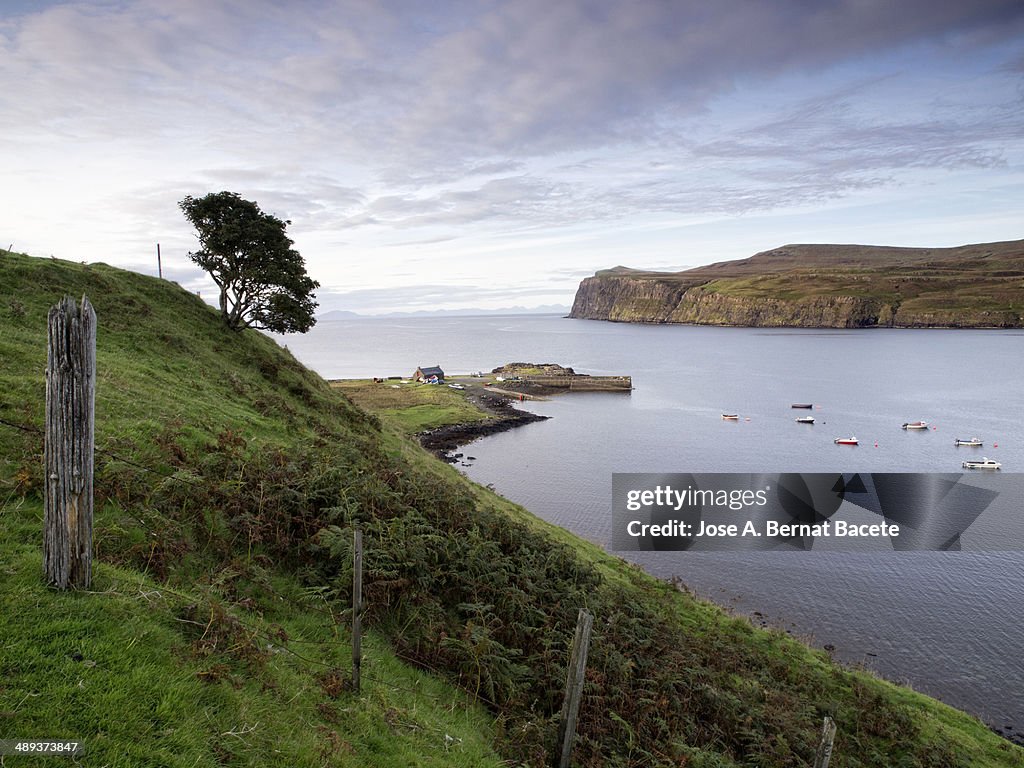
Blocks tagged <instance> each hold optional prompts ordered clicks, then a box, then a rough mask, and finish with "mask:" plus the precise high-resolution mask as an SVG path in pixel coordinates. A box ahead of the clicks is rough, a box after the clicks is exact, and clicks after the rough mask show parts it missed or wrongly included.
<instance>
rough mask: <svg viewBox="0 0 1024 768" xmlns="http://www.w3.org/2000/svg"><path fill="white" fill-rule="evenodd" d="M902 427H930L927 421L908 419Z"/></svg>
mask: <svg viewBox="0 0 1024 768" xmlns="http://www.w3.org/2000/svg"><path fill="white" fill-rule="evenodd" d="M901 429H928V422H927V421H908V422H906V423H905V424H904V425H903V426H902V427H901Z"/></svg>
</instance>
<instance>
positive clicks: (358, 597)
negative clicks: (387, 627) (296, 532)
mask: <svg viewBox="0 0 1024 768" xmlns="http://www.w3.org/2000/svg"><path fill="white" fill-rule="evenodd" d="M362 612H363V532H362V531H360V530H359V529H358V528H357V529H356V532H355V541H354V546H353V548H352V690H354V691H355V692H356V693H359V685H360V679H359V678H360V671H361V667H362V664H363V652H362V651H363V649H362V645H363V638H362V632H363V626H362V624H363V617H362Z"/></svg>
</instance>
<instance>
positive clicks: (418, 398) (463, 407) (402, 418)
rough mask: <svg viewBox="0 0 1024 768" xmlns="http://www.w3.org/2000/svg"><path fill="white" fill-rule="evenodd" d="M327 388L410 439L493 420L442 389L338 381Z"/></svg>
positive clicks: (461, 394) (456, 394) (459, 395)
mask: <svg viewBox="0 0 1024 768" xmlns="http://www.w3.org/2000/svg"><path fill="white" fill-rule="evenodd" d="M330 384H331V387H333V388H334V389H337V390H338V391H340V392H342V393H344V394H345V396H346V397H348V398H349V399H350V400H351V401H352V402H353V403H355V404H356V405H358V406H359V407H360V408H363V409H364V410H367V411H369V412H370V413H373V414H376V415H378V416H380V417H381V418H383V419H386V420H387V421H388V422H389V423H391V424H394V425H395V426H397V427H398V428H399V429H400V430H401V431H402V432H404V433H406V434H409V435H415V434H417V433H418V432H423V431H424V430H427V429H434V428H436V427H443V426H447V425H449V424H470V423H474V422H478V421H487V420H489V419H491V418H493V417H492V416H491V415H490V414H488V413H486V412H485V411H482V410H481V409H479V408H477V407H476V406H475V405H473V404H472V403H471V402H469V401H468V400H467V399H466V395H465V393H464V392H461V391H458V390H453V389H449V388H448V387H445V386H437V385H435V384H417V383H415V382H395V381H384V382H379V381H378V382H375V381H373V380H371V379H339V380H336V381H332V382H330Z"/></svg>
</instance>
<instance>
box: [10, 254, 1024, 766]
mask: <svg viewBox="0 0 1024 768" xmlns="http://www.w3.org/2000/svg"><path fill="white" fill-rule="evenodd" d="M63 293H71V294H72V295H75V296H79V295H81V294H82V293H87V294H88V295H89V297H90V300H91V301H92V302H93V303H94V305H95V306H96V308H97V313H98V317H99V329H100V330H99V335H98V342H97V344H98V348H97V359H98V364H99V366H100V367H99V373H98V378H99V388H98V391H97V425H96V434H97V443H98V446H99V449H100V451H99V452H98V454H97V476H96V489H97V515H96V525H95V549H96V556H97V565H96V579H95V582H94V584H93V586H92V589H91V590H90V591H89V592H87V593H70V594H68V593H64V594H62V593H57V592H53V591H51V590H49V589H47V588H45V587H44V586H42V584H41V578H40V553H39V548H40V545H39V539H40V534H39V531H40V529H41V519H40V518H41V502H40V492H41V487H42V478H41V475H40V470H39V459H40V454H41V442H40V436H39V434H38V432H37V431H36V430H37V428H38V427H39V426H40V425H41V423H42V412H43V403H42V397H43V378H42V371H43V367H44V365H45V352H44V347H45V316H46V311H47V308H48V307H49V306H50V305H51V304H53V303H54V302H56V301H57V300H58V299H59V298H60V296H61V295H62V294H63ZM0 362H2V368H0V419H2V420H4V421H5V422H8V424H0V603H2V605H3V606H4V610H3V611H2V612H0V651H2V652H0V737H13V736H20V737H42V736H46V737H49V736H57V737H63V736H67V737H73V738H80V739H82V740H84V741H85V742H86V744H87V745H89V748H90V750H91V753H90V756H89V757H88V758H87V761H88V762H87V763H85V764H90V765H91V764H96V765H108V764H109V765H230V766H248V765H325V764H326V765H380V766H398V765H489V764H490V765H497V764H499V759H498V757H497V755H499V754H500V755H501V757H502V758H503V759H505V760H508V761H510V764H514V765H529V766H541V765H544V764H546V763H547V762H548V759H549V755H550V751H551V748H552V746H553V741H554V735H555V732H556V730H557V718H558V709H559V706H560V703H561V693H562V690H561V689H562V684H563V680H564V670H565V664H566V657H567V649H568V646H569V643H570V641H571V637H572V632H573V628H574V624H575V619H576V614H577V612H578V610H579V609H580V608H581V607H587V608H589V609H590V610H592V611H593V612H594V613H595V615H596V616H597V622H596V624H595V632H594V638H593V642H592V646H591V652H590V661H589V663H588V674H587V682H586V687H585V696H584V704H583V708H582V710H581V713H580V723H579V740H578V746H577V750H576V753H575V756H576V760H577V761H578V764H580V765H588V766H591V765H593V766H623V767H625V766H636V767H639V766H669V765H682V764H685V765H689V766H701V765H703V766H711V765H717V766H734V765H757V766H762V768H776V767H777V768H783V766H795V765H805V764H807V763H808V762H809V760H810V758H811V756H812V755H813V752H814V747H815V746H816V741H817V734H818V729H819V727H820V723H821V718H822V716H823V715H824V714H826V713H830V714H832V715H833V716H834V717H835V718H836V720H837V722H838V723H839V727H840V738H839V741H838V742H837V744H838V751H837V754H836V757H835V758H834V760H833V766H836V768H844V767H845V768H852V767H853V766H875V765H899V766H922V767H923V766H930V767H933V768H948V767H949V766H961V765H972V766H1022V765H1024V751H1022V750H1020V749H1018V748H1016V747H1013V746H1012V745H1010V744H1009V743H1008V742H1005V741H1004V740H1002V739H1000V738H999V737H997V736H996V735H995V734H993V733H991V732H989V731H987V730H986V729H985V728H984V726H983V725H982V724H981V723H979V722H978V721H977V720H975V719H973V718H971V717H969V716H967V715H965V714H963V713H958V712H956V711H955V710H952V709H950V708H948V707H946V706H944V705H942V704H940V703H938V702H935V701H933V700H931V699H928V698H926V697H924V696H920V695H918V694H916V693H914V692H912V691H909V690H907V689H902V688H897V687H896V686H893V685H890V684H889V683H885V682H883V681H879V680H876V679H875V678H873V677H871V676H869V675H866V674H864V673H860V672H850V671H848V670H844V669H842V668H840V667H838V666H836V665H835V664H833V663H832V662H831V661H830V660H829V659H828V658H827V657H826V656H825V654H824V653H822V652H820V651H816V650H812V649H810V648H808V647H807V646H805V645H802V644H800V643H799V642H797V641H794V640H792V639H791V638H788V637H786V636H784V635H783V634H781V633H779V632H768V631H763V630H759V629H756V628H754V627H753V626H751V624H750V623H749V622H748V621H746V620H745V619H742V618H737V617H733V616H729V615H727V614H725V613H724V612H723V611H722V610H720V609H719V608H717V607H715V606H713V605H710V604H708V603H705V602H702V601H699V600H696V599H694V598H693V597H692V596H691V595H689V594H687V593H685V592H683V591H680V590H678V589H676V588H675V587H673V586H672V585H669V584H665V583H662V582H659V581H657V580H655V579H653V578H651V577H649V576H647V575H645V574H644V573H642V572H641V571H640V570H639V569H638V568H636V567H634V566H631V565H628V564H626V563H625V562H624V561H622V560H620V559H618V558H615V557H613V556H611V555H608V554H607V553H605V552H603V551H602V550H601V549H600V548H599V547H597V546H596V545H594V544H591V543H588V542H585V541H582V540H580V539H579V538H577V537H574V536H572V535H571V534H569V533H568V532H566V531H564V530H561V529H558V528H555V527H553V526H550V525H548V524H546V523H544V522H542V521H540V520H538V519H537V518H535V517H534V516H533V515H531V514H530V513H529V512H527V511H526V510H524V509H522V508H520V507H517V506H515V505H513V504H511V503H510V502H508V501H506V500H504V499H502V498H500V497H498V496H495V495H494V494H492V493H490V492H489V491H487V490H486V489H484V488H481V487H479V486H476V485H474V484H472V483H470V482H469V481H467V480H466V479H465V478H463V477H462V476H461V475H459V474H458V473H457V472H456V471H455V470H454V469H453V468H451V467H449V466H447V465H445V464H443V463H442V462H439V461H437V460H436V459H434V458H432V457H431V456H429V455H428V454H427V453H426V452H425V451H423V450H422V449H421V448H420V447H419V446H418V445H417V444H415V443H414V442H413V441H411V440H409V439H408V437H407V432H409V431H415V429H416V427H415V421H416V419H413V418H408V419H407V420H406V421H405V422H403V421H402V420H401V418H395V420H394V421H392V420H391V419H392V416H391V415H389V412H390V411H391V410H398V411H412V412H413V413H415V411H416V409H417V408H419V407H421V406H425V407H427V408H429V409H431V411H432V418H437V417H440V418H456V415H455V414H454V413H449V414H445V409H446V408H448V407H449V405H451V403H458V402H459V400H461V393H456V392H454V391H445V389H442V388H422V387H421V388H410V390H409V391H410V392H415V393H417V394H415V395H413V396H414V397H420V396H421V395H420V394H419V392H421V391H422V393H423V395H422V396H423V397H425V398H427V397H435V396H436V397H444V398H447V399H448V400H450V401H451V403H448V402H445V401H443V400H437V401H425V402H416V401H411V402H412V404H411V405H409V402H406V403H405V404H404V405H403V406H402V407H398V406H397V405H396V404H395V403H394V402H390V401H388V400H387V398H393V397H396V396H403V397H404V395H405V393H404V392H402V391H400V390H392V389H391V388H390V386H388V385H384V386H383V387H382V388H380V389H379V390H373V394H374V396H375V397H376V396H378V395H379V396H380V397H381V398H383V399H380V400H379V401H378V406H379V408H380V412H381V414H382V416H381V417H380V418H378V417H377V416H373V415H370V414H367V413H366V412H365V411H363V410H361V409H360V408H358V407H356V406H355V405H353V404H352V402H351V401H350V400H349V399H348V398H346V397H344V396H343V395H342V394H341V393H339V392H338V391H337V390H334V389H332V388H331V387H330V386H329V385H328V384H327V383H326V382H324V381H322V380H321V379H320V378H319V377H317V376H316V375H314V374H312V373H311V372H309V371H307V370H306V369H305V368H303V367H302V366H301V365H300V364H299V363H298V362H296V361H295V360H294V358H293V357H292V356H291V355H289V354H288V353H287V352H286V351H285V350H282V349H281V348H279V347H278V346H277V345H276V344H275V343H274V342H272V341H271V340H269V339H268V338H266V337H264V336H261V335H260V334H258V333H255V332H249V331H247V332H244V333H241V334H235V333H233V332H231V331H228V330H226V329H224V328H223V327H222V326H221V325H220V324H219V321H218V318H217V315H216V313H215V312H213V311H212V310H211V309H209V308H208V307H206V306H205V305H204V304H203V303H202V302H201V301H199V300H198V299H197V298H196V297H195V296H192V295H190V294H188V293H187V292H185V291H183V290H181V289H180V288H178V287H176V286H174V285H173V284H170V283H166V282H160V281H157V280H154V279H152V278H147V277H142V276H139V275H134V274H131V273H127V272H122V271H120V270H115V269H111V268H109V267H104V266H102V265H93V266H88V267H87V266H84V265H78V264H68V263H66V262H59V261H55V260H48V259H31V258H28V257H25V256H20V255H11V254H6V253H0ZM395 393H398V395H396V394H395ZM353 396H357V397H358V396H359V395H357V394H356V393H354V392H353ZM452 398H456V400H452ZM462 404H465V401H462ZM452 407H455V406H454V405H453V406H452ZM457 420H460V421H461V420H463V416H461V415H459V416H458V418H457ZM10 424H14V425H20V426H21V427H22V428H21V429H18V428H15V427H12V426H9V425H10ZM356 526H358V527H360V528H361V529H362V530H363V532H364V539H365V542H366V544H365V546H366V555H365V568H366V570H365V577H364V590H365V595H366V598H367V613H366V617H365V618H366V625H367V626H368V627H369V629H370V634H369V636H368V638H367V641H366V646H365V647H366V650H367V653H366V655H367V662H366V667H365V669H366V677H365V688H364V692H363V694H362V695H359V696H357V695H354V694H353V693H351V692H349V691H346V690H344V687H343V686H342V684H341V681H342V680H344V679H345V678H346V677H347V674H348V671H349V662H348V660H347V657H348V650H347V648H348V640H349V638H348V630H347V626H348V619H349V617H348V615H347V604H348V599H349V598H348V595H349V590H350V586H351V571H350V563H351V543H350V542H351V531H352V529H353V527H356ZM268 644H270V646H271V647H269V648H268V647H267V646H268ZM87 662H90V663H87ZM91 662H95V664H93V663H91ZM428 673H429V674H428ZM79 682H81V685H79ZM485 707H486V710H485ZM446 734H447V735H448V736H449V737H450V738H449V739H445V735H446ZM446 745H447V751H446V749H445V747H446ZM26 764H27V763H26Z"/></svg>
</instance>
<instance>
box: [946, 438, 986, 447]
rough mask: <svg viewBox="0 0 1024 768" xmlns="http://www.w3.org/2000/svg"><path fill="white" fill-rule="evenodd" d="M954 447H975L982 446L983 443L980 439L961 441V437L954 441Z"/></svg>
mask: <svg viewBox="0 0 1024 768" xmlns="http://www.w3.org/2000/svg"><path fill="white" fill-rule="evenodd" d="M953 445H973V446H981V445H983V443H982V442H981V439H980V438H977V437H972V438H971V439H970V440H961V439H960V438H959V437H958V438H957V439H956V440H954V441H953Z"/></svg>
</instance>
